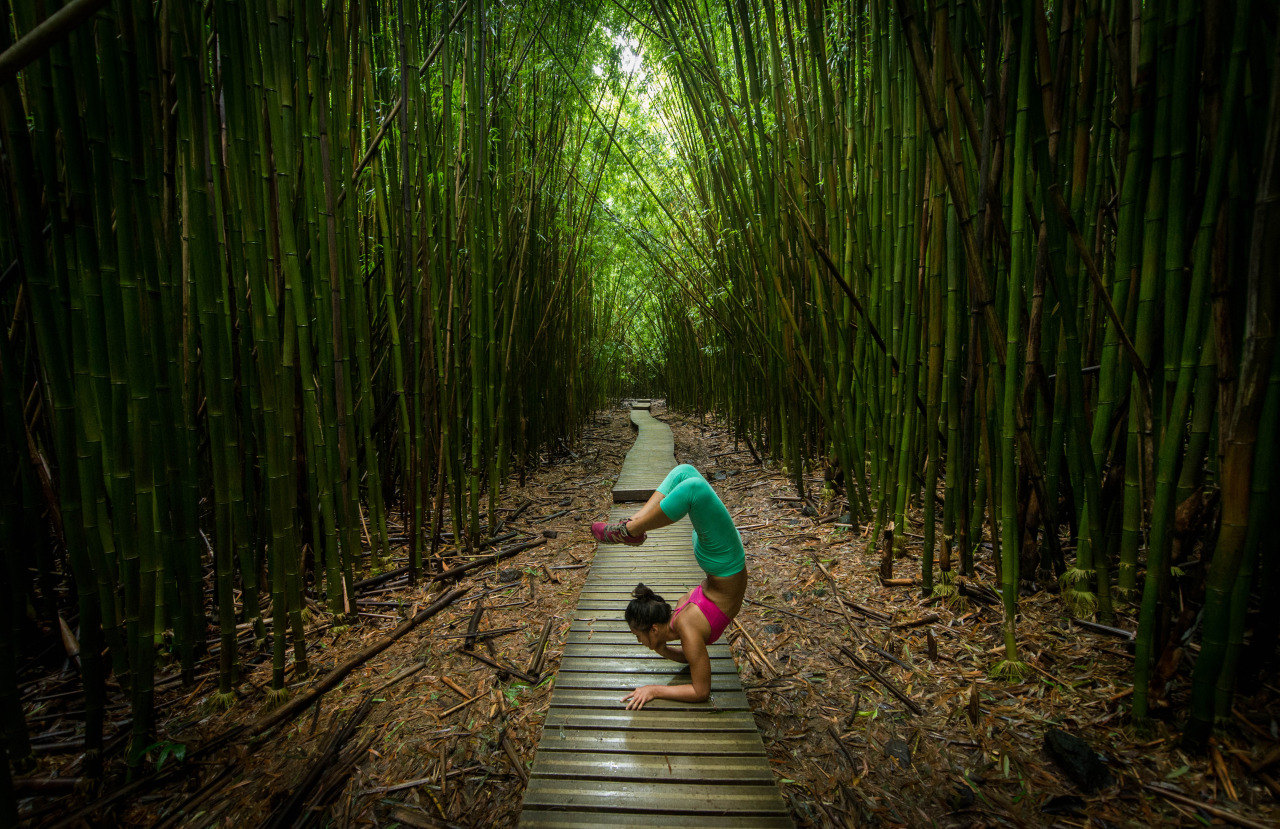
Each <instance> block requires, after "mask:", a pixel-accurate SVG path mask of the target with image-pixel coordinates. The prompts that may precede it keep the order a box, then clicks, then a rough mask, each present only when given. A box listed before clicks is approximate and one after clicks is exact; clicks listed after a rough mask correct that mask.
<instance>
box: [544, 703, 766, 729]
mask: <svg viewBox="0 0 1280 829" xmlns="http://www.w3.org/2000/svg"><path fill="white" fill-rule="evenodd" d="M545 722H546V726H547V727H548V728H555V727H560V726H564V727H565V728H611V729H618V730H622V731H663V730H670V729H672V728H676V729H679V730H680V731H687V732H694V731H748V732H753V731H755V728H756V721H755V719H754V718H752V716H751V712H750V711H717V710H716V709H714V708H704V709H694V710H688V709H684V710H670V709H653V710H650V709H649V708H648V707H647V706H646V707H645V708H642V709H640V710H639V711H628V710H627V709H625V708H622V707H620V706H619V707H618V708H617V709H615V710H613V711H608V710H600V709H594V708H592V709H586V710H583V709H580V708H560V707H557V706H552V707H551V708H550V709H548V710H547V719H546V721H545Z"/></svg>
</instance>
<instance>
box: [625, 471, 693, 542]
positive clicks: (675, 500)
mask: <svg viewBox="0 0 1280 829" xmlns="http://www.w3.org/2000/svg"><path fill="white" fill-rule="evenodd" d="M686 482H687V483H686ZM699 483H701V485H702V486H707V487H709V486H710V485H709V484H707V479H706V478H704V477H702V473H700V472H699V471H698V470H697V468H695V467H693V466H691V465H690V464H687V463H682V464H680V465H679V466H677V467H676V468H675V469H673V470H671V471H670V472H668V473H667V477H666V478H664V479H663V481H662V483H660V484H658V488H657V489H656V490H655V491H654V493H653V495H652V496H650V497H649V500H648V501H646V502H645V505H644V506H643V507H641V508H640V511H639V512H637V513H636V514H635V515H633V516H631V517H630V518H628V519H627V521H626V525H627V532H628V533H629V534H631V535H640V534H641V533H646V532H648V531H649V530H656V529H658V528H659V527H666V526H668V525H670V524H674V523H675V522H676V521H679V520H680V519H681V518H684V516H685V515H686V514H687V513H688V512H689V503H690V502H691V501H692V500H693V496H694V494H695V493H696V492H699V491H700V489H699V488H698V484H699ZM682 487H683V489H682ZM691 487H692V488H691ZM677 490H679V492H677ZM673 496H674V497H673ZM668 499H669V500H668ZM663 501H666V502H667V509H666V510H664V509H663V508H662V506H661V504H662V503H663Z"/></svg>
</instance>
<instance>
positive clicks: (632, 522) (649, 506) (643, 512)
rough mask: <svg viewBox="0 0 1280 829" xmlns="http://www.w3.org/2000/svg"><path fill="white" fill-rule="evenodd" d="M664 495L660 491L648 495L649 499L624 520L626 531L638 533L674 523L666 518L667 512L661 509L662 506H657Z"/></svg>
mask: <svg viewBox="0 0 1280 829" xmlns="http://www.w3.org/2000/svg"><path fill="white" fill-rule="evenodd" d="M665 497H666V496H665V495H663V494H662V493H661V492H654V493H653V495H651V496H650V497H649V500H648V501H646V502H645V505H644V506H643V507H641V508H640V511H639V512H637V513H636V514H635V515H633V516H631V517H630V518H628V519H627V520H626V521H625V522H624V523H625V524H626V525H627V532H628V533H629V534H630V535H640V534H641V533H647V532H648V531H649V530H656V529H658V528H659V527H665V526H668V525H669V524H674V523H675V521H673V520H671V519H670V518H668V517H667V514H666V513H665V512H663V511H662V507H661V506H659V504H661V503H662V499H663V498H665Z"/></svg>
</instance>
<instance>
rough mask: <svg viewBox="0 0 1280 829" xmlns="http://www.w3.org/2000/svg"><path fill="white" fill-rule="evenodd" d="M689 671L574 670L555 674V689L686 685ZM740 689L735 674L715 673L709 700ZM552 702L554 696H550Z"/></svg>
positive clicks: (623, 690) (620, 689) (618, 689)
mask: <svg viewBox="0 0 1280 829" xmlns="http://www.w3.org/2000/svg"><path fill="white" fill-rule="evenodd" d="M688 684H689V672H688V671H683V672H681V675H679V676H668V677H663V676H653V675H651V674H650V675H646V674H634V673H606V672H603V671H595V672H586V673H581V672H575V671H568V672H565V673H563V674H557V675H556V689H557V690H558V689H560V688H612V689H614V690H617V691H619V692H621V693H620V694H619V697H621V695H622V694H625V693H627V692H630V691H632V690H634V689H635V688H637V687H638V686H640V685H688ZM741 689H742V681H741V680H739V679H738V675H737V674H716V673H713V674H712V675H711V701H712V702H713V703H714V702H715V701H716V694H717V692H719V691H739V690H741ZM551 700H552V702H554V701H555V696H554V695H553V696H552V697H551Z"/></svg>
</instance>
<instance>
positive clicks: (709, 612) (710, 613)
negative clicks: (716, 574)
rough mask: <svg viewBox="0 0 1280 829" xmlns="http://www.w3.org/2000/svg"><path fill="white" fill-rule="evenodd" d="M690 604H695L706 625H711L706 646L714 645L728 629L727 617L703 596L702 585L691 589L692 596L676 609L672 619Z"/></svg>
mask: <svg viewBox="0 0 1280 829" xmlns="http://www.w3.org/2000/svg"><path fill="white" fill-rule="evenodd" d="M691 604H696V605H697V606H698V609H699V610H701V611H702V615H703V616H706V617H707V623H708V624H709V625H711V637H710V638H709V639H707V644H708V645H711V644H714V643H715V641H716V640H717V639H719V638H720V636H721V634H723V633H724V631H725V628H727V627H729V621H730V619H729V617H728V616H726V615H724V611H723V610H721V609H720V608H719V606H717V605H716V603H715V602H713V601H711V600H710V599H708V598H707V597H706V596H705V595H704V594H703V592H702V585H698V586H697V587H695V588H693V594H692V595H691V596H689V601H687V602H685V603H684V604H682V605H680V606H679V607H677V608H676V612H675V613H673V614H671V616H672V618H675V616H676V614H678V613H679V612H680V611H682V610H684V609H685V608H686V607H688V606H689V605H691Z"/></svg>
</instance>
